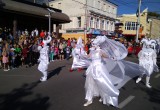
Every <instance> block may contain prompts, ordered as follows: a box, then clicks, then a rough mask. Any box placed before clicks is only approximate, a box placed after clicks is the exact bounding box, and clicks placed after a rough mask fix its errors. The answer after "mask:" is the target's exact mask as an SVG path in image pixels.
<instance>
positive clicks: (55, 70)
mask: <svg viewBox="0 0 160 110" xmlns="http://www.w3.org/2000/svg"><path fill="white" fill-rule="evenodd" d="M63 67H65V66H61V67H58V68H56V69H54V70H52V71H50V72H49V73H48V79H50V78H51V77H52V76H54V75H59V74H60V71H61V70H62V68H63Z"/></svg>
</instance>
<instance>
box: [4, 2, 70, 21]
mask: <svg viewBox="0 0 160 110" xmlns="http://www.w3.org/2000/svg"><path fill="white" fill-rule="evenodd" d="M3 3H4V4H5V6H3V8H2V9H3V10H4V11H9V12H12V13H23V14H26V15H31V16H40V17H45V15H48V14H49V11H48V10H47V8H42V7H38V6H34V5H30V4H25V3H21V2H17V1H12V0H3ZM51 19H52V20H53V21H56V22H57V23H69V22H70V21H71V20H70V19H69V17H68V16H67V15H66V14H64V13H60V12H56V11H55V12H52V13H51Z"/></svg>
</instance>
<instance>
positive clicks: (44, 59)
mask: <svg viewBox="0 0 160 110" xmlns="http://www.w3.org/2000/svg"><path fill="white" fill-rule="evenodd" d="M51 39H52V38H51V37H50V36H48V38H47V40H43V41H42V42H41V44H40V45H39V46H38V50H39V51H40V57H39V59H38V61H39V65H38V70H39V71H40V72H42V74H43V76H42V77H41V78H40V81H46V80H47V69H48V64H49V58H48V48H49V47H48V46H47V44H48V43H49V42H50V41H51Z"/></svg>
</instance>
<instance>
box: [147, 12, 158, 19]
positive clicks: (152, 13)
mask: <svg viewBox="0 0 160 110" xmlns="http://www.w3.org/2000/svg"><path fill="white" fill-rule="evenodd" d="M148 16H153V17H157V18H160V14H159V13H156V12H148Z"/></svg>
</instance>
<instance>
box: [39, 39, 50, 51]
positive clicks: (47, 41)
mask: <svg viewBox="0 0 160 110" xmlns="http://www.w3.org/2000/svg"><path fill="white" fill-rule="evenodd" d="M51 40H52V38H51V36H48V38H47V40H43V41H42V42H41V43H40V44H39V46H38V50H41V49H42V46H43V47H45V46H47V44H48V43H50V42H51Z"/></svg>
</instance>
